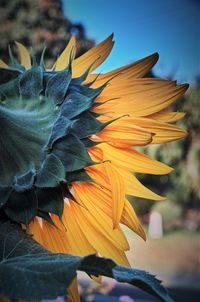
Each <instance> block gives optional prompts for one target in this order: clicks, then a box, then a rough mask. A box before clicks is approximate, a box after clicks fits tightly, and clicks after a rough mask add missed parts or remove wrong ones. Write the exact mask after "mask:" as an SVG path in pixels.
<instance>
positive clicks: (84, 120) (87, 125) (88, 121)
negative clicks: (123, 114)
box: [72, 111, 105, 139]
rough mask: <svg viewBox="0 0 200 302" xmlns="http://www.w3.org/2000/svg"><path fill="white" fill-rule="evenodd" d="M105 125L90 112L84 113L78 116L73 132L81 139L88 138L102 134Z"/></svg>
mask: <svg viewBox="0 0 200 302" xmlns="http://www.w3.org/2000/svg"><path fill="white" fill-rule="evenodd" d="M104 127H105V126H104V124H103V123H101V122H100V121H98V120H97V119H96V118H95V117H94V116H93V115H92V113H90V112H88V111H87V112H84V113H82V114H80V115H79V116H78V118H77V119H76V120H75V121H74V123H73V125H72V131H73V132H74V133H75V134H76V135H77V136H78V137H79V138H80V139H83V138H86V137H88V136H90V135H92V134H94V133H98V132H100V131H101V130H102V129H103V128H104Z"/></svg>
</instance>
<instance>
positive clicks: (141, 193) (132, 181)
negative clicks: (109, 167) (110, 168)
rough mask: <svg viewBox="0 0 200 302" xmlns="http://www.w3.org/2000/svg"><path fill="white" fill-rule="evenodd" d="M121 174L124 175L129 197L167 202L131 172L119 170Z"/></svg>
mask: <svg viewBox="0 0 200 302" xmlns="http://www.w3.org/2000/svg"><path fill="white" fill-rule="evenodd" d="M117 170H118V171H119V173H120V174H121V175H122V177H123V179H124V183H125V190H126V194H127V195H132V196H136V197H141V198H146V199H151V200H157V201H162V200H166V197H163V196H160V195H158V194H156V193H154V192H152V191H151V190H149V189H148V188H146V187H145V186H144V185H143V184H142V183H141V182H140V181H139V180H138V179H137V178H136V177H135V176H134V175H133V174H131V173H130V172H128V171H126V170H124V169H121V168H117Z"/></svg>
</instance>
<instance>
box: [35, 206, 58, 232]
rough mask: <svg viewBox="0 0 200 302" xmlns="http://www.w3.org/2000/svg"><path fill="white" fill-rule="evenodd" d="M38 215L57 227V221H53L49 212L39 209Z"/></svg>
mask: <svg viewBox="0 0 200 302" xmlns="http://www.w3.org/2000/svg"><path fill="white" fill-rule="evenodd" d="M37 216H38V217H41V218H43V219H45V220H46V221H47V222H48V223H49V224H51V225H52V226H53V227H55V228H57V227H56V225H55V223H54V222H53V220H52V218H51V216H50V215H49V213H47V212H43V211H41V210H38V211H37Z"/></svg>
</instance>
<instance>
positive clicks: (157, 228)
mask: <svg viewBox="0 0 200 302" xmlns="http://www.w3.org/2000/svg"><path fill="white" fill-rule="evenodd" d="M148 234H149V237H150V238H152V239H160V238H162V237H163V221H162V215H161V214H160V213H159V212H152V213H151V214H150V218H149V229H148Z"/></svg>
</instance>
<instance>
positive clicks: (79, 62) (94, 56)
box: [72, 34, 114, 78]
mask: <svg viewBox="0 0 200 302" xmlns="http://www.w3.org/2000/svg"><path fill="white" fill-rule="evenodd" d="M112 39H113V34H112V35H110V36H109V37H108V38H107V39H105V40H104V41H103V42H101V43H100V44H98V45H97V46H95V47H93V48H92V49H90V50H88V51H87V52H86V53H84V54H83V55H82V56H80V57H79V58H77V59H75V60H74V62H73V65H72V75H73V77H75V78H76V77H79V76H81V75H82V74H84V72H85V71H86V70H87V69H88V68H89V67H90V66H91V64H93V63H94V64H93V65H92V67H91V71H93V70H94V69H96V68H97V67H98V66H99V65H101V64H102V62H103V61H104V60H105V59H106V58H107V56H108V55H109V53H110V52H111V50H112V47H113V44H114V42H113V41H112Z"/></svg>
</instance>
